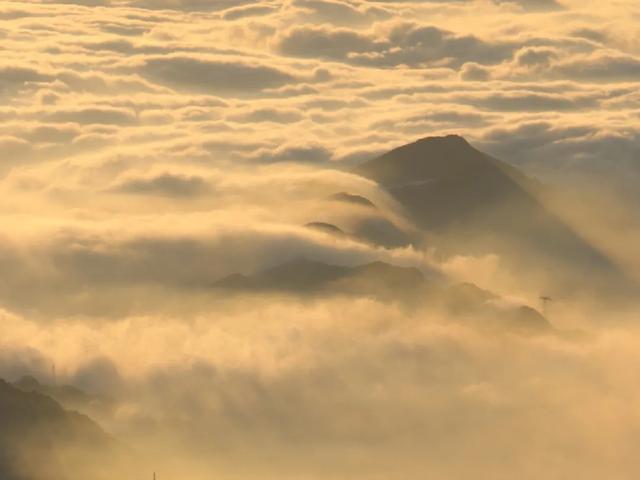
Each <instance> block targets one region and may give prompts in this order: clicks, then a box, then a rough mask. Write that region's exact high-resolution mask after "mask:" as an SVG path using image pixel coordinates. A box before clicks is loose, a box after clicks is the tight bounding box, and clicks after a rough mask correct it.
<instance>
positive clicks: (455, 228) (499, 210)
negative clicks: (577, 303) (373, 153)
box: [357, 136, 615, 280]
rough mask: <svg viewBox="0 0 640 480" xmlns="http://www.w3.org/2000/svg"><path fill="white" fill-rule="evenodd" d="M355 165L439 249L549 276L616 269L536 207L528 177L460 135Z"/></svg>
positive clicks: (430, 140)
mask: <svg viewBox="0 0 640 480" xmlns="http://www.w3.org/2000/svg"><path fill="white" fill-rule="evenodd" d="M357 172H358V173H359V174H361V175H363V176H365V177H367V178H370V179H372V180H375V181H376V182H378V183H379V184H380V185H381V186H383V187H384V188H385V189H386V190H387V191H388V192H389V193H390V194H391V195H392V196H393V197H395V198H396V199H397V200H398V201H399V202H400V203H401V204H402V206H403V207H404V208H405V210H406V212H407V214H408V215H409V217H410V219H411V220H412V221H413V222H414V223H415V224H416V225H418V226H419V227H421V228H422V229H424V230H425V231H426V232H427V233H429V234H430V235H431V238H432V241H433V242H435V243H436V246H438V247H439V250H440V251H442V252H445V253H473V254H482V253H498V254H500V255H501V256H503V257H504V258H505V259H507V260H508V261H509V262H510V263H511V264H512V265H514V264H515V265H518V266H520V267H526V268H529V269H530V270H529V272H530V273H532V274H533V270H536V271H537V273H543V274H545V275H547V276H549V275H553V276H554V279H555V280H560V279H561V278H562V277H563V276H564V275H567V276H575V275H576V274H577V275H585V274H588V273H596V272H597V273H599V274H603V273H607V274H614V272H615V268H614V267H613V266H612V264H611V263H610V262H609V260H608V259H607V258H606V257H605V256H604V255H602V254H601V253H600V252H599V251H598V250H596V249H595V248H593V247H592V246H590V245H589V244H588V243H587V242H586V241H584V240H583V239H582V238H581V237H580V236H579V235H578V234H577V233H576V232H574V231H573V230H572V229H571V228H569V227H568V226H567V225H566V224H565V223H564V222H562V221H561V220H560V219H559V218H558V217H557V216H556V215H554V214H553V213H551V212H550V211H548V210H547V209H546V208H545V207H544V206H543V204H542V203H541V201H540V200H539V199H538V197H537V195H536V190H537V186H536V185H535V183H534V182H533V181H532V180H530V179H529V178H527V177H526V176H525V175H524V174H522V173H521V172H519V171H518V170H517V169H515V168H513V167H511V166H509V165H507V164H505V163H503V162H501V161H499V160H497V159H495V158H492V157H490V156H489V155H486V154H484V153H482V152H480V151H478V150H476V149H475V148H473V147H472V146H471V145H469V143H467V141H466V140H465V139H463V138H462V137H458V136H447V137H432V138H425V139H422V140H419V141H417V142H415V143H411V144H409V145H405V146H402V147H399V148H396V149H394V150H391V151H390V152H388V153H386V154H384V155H382V156H380V157H378V158H376V159H373V160H371V161H369V162H367V163H365V164H363V165H361V166H360V167H358V169H357Z"/></svg>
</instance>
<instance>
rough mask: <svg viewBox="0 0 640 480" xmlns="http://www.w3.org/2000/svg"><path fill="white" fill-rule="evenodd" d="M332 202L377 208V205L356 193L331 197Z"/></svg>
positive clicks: (337, 194) (345, 193)
mask: <svg viewBox="0 0 640 480" xmlns="http://www.w3.org/2000/svg"><path fill="white" fill-rule="evenodd" d="M330 198H331V200H335V201H338V202H343V203H351V204H353V205H360V206H362V207H369V208H376V206H375V204H374V203H373V202H372V201H371V200H369V199H368V198H366V197H363V196H362V195H357V194H355V193H348V192H339V193H335V194H333V195H331V197H330Z"/></svg>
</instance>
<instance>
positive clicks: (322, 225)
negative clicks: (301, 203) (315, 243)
mask: <svg viewBox="0 0 640 480" xmlns="http://www.w3.org/2000/svg"><path fill="white" fill-rule="evenodd" d="M305 227H307V228H310V229H311V230H317V231H319V232H324V233H328V234H330V235H335V236H338V237H344V236H346V233H345V231H344V230H342V229H341V228H340V227H336V226H335V225H334V224H332V223H326V222H310V223H307V224H305Z"/></svg>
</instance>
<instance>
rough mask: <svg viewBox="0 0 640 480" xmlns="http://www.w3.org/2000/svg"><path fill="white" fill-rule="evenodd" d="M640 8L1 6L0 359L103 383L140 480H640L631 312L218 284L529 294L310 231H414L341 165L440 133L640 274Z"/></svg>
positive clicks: (98, 2) (633, 4)
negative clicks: (516, 318)
mask: <svg viewBox="0 0 640 480" xmlns="http://www.w3.org/2000/svg"><path fill="white" fill-rule="evenodd" d="M638 25H640V5H639V4H638V2H637V1H635V0H611V1H606V2H603V1H595V0H583V1H578V0H513V1H508V0H448V1H447V0H440V1H438V0H423V1H399V0H398V1H365V0H259V1H245V0H75V1H74V0H68V1H54V0H51V1H24V2H14V1H4V2H1V3H0V51H1V55H0V195H1V196H2V202H0V221H1V222H2V225H3V227H4V228H3V231H2V233H0V270H1V271H2V272H3V275H2V279H0V377H2V378H6V379H8V380H15V379H17V378H19V377H20V376H21V375H24V374H33V375H35V376H37V377H38V378H40V379H41V380H43V381H44V382H52V381H53V380H54V379H53V378H52V377H53V375H52V373H51V366H52V364H55V365H56V368H57V371H56V375H57V381H58V382H60V383H70V384H73V385H75V386H78V387H81V388H83V389H84V390H85V391H87V392H89V394H92V395H103V396H106V397H108V398H110V399H111V400H112V401H113V404H110V405H111V407H110V408H108V409H102V408H98V407H96V406H95V405H90V407H89V408H88V409H87V413H89V414H90V415H91V416H92V417H93V418H95V419H97V420H98V421H99V423H100V424H101V425H102V426H103V427H104V428H105V429H106V430H108V431H109V432H110V433H112V434H114V435H115V436H116V437H117V438H118V439H119V440H121V441H122V442H123V443H125V444H127V445H128V446H131V447H132V448H133V449H134V450H136V455H138V456H139V457H141V460H140V462H141V463H135V462H134V463H135V465H136V466H135V467H132V466H131V465H129V464H128V465H126V467H125V469H126V470H128V473H129V474H131V476H132V478H147V476H148V472H151V471H153V470H154V469H155V470H157V471H159V472H160V473H161V476H160V477H159V480H163V479H164V478H185V479H186V478H190V479H193V480H200V479H202V480H205V479H209V478H223V479H224V478H228V479H238V480H240V479H243V480H245V479H254V478H255V479H258V478H260V479H270V478H273V479H276V478H277V479H281V478H292V479H294V478H295V479H319V478H335V479H351V480H354V479H363V480H365V479H366V480H373V479H380V480H388V479H392V480H393V479H396V478H397V479H413V478H416V479H419V478H427V477H428V478H434V479H443V480H455V479H461V480H462V479H465V480H466V479H470V478H478V479H487V480H499V479H505V480H506V479H513V478H521V479H531V480H537V479H539V478H550V479H559V480H560V479H566V478H581V479H594V480H595V479H602V478H612V479H632V478H637V473H638V469H639V468H640V465H639V464H638V460H637V458H638V455H637V449H636V448H635V445H637V443H638V442H637V440H638V438H637V437H638V431H640V430H639V429H640V418H639V417H638V414H637V412H636V411H635V410H634V405H637V404H638V401H639V400H640V391H638V387H637V385H638V378H637V377H638V375H637V374H636V373H635V372H634V371H633V369H632V368H630V366H633V365H635V364H637V360H638V358H637V357H638V354H637V345H638V341H639V340H638V339H639V333H638V332H637V328H635V327H632V326H630V325H632V324H631V322H632V321H633V320H635V318H636V317H637V315H636V314H635V312H637V309H635V308H633V307H629V306H628V305H625V308H626V309H625V311H624V313H621V312H619V311H618V310H617V309H614V308H612V307H613V306H614V305H610V304H605V307H607V308H606V309H602V306H603V305H602V304H600V305H599V309H597V310H596V309H595V307H594V305H592V304H589V303H584V304H575V303H570V302H569V301H567V302H563V301H562V300H561V299H560V301H558V302H557V303H556V304H554V305H553V306H552V310H551V317H550V318H551V320H552V323H553V324H554V326H555V327H557V331H555V332H554V334H549V335H541V336H531V337H528V336H523V335H517V334H514V333H513V332H495V331H489V332H487V331H483V330H482V329H478V328H477V325H476V324H475V323H474V322H473V320H472V319H469V318H462V319H461V318H458V317H456V316H455V315H452V313H451V311H450V309H449V310H448V309H447V308H445V307H443V305H442V304H441V299H440V298H439V297H438V296H437V295H434V297H433V298H429V299H427V300H426V301H424V302H423V303H420V304H418V305H416V304H408V305H407V304H403V303H402V302H393V301H384V300H383V299H380V298H375V297H374V298H371V297H365V296H362V297H358V298H352V297H347V296H340V295H336V296H333V297H331V296H328V297H323V298H299V297H295V296H294V297H288V296H286V295H271V294H264V295H247V296H244V297H242V296H241V297H233V296H232V297H227V296H226V295H224V294H220V293H215V294H214V293H212V289H211V287H212V286H213V285H214V284H215V282H217V281H218V280H219V279H221V278H222V277H225V276H227V275H229V274H233V273H236V272H241V273H245V274H247V273H252V272H255V271H257V270H261V269H265V268H268V267H270V266H273V265H277V264H279V263H281V262H283V261H285V260H288V259H291V258H295V257H298V256H302V257H310V258H313V259H316V260H319V261H323V262H327V263H332V264H333V263H336V264H341V265H358V264H363V263H366V262H373V261H376V260H381V261H385V262H389V263H393V264H395V265H400V266H406V267H409V266H411V267H417V268H419V269H420V271H421V272H422V273H423V274H424V275H425V276H426V277H427V278H429V279H440V280H441V279H445V278H446V279H447V281H448V282H454V283H455V282H473V283H475V284H477V285H479V286H481V287H485V288H489V289H491V290H493V291H495V292H498V293H499V294H500V295H501V296H502V298H501V299H497V300H491V301H490V302H489V303H490V304H491V308H495V309H497V310H496V311H502V310H501V309H503V310H504V309H507V308H509V307H512V306H513V305H521V304H528V305H533V306H535V305H537V304H538V303H537V302H538V300H539V299H538V295H539V294H540V291H539V289H538V285H536V286H535V288H534V287H533V286H532V284H531V283H530V282H529V279H528V278H527V277H526V275H524V274H523V273H524V272H523V271H513V270H509V269H508V268H505V265H504V264H503V263H502V259H501V258H500V257H499V256H498V255H492V254H488V255H477V256H470V255H469V256H465V255H458V256H454V257H451V258H443V257H442V256H440V255H438V252H435V251H434V250H433V249H432V248H428V245H427V247H425V248H420V246H406V247H397V248H382V247H379V246H374V245H372V244H370V243H365V242H359V241H356V240H354V239H353V238H346V237H338V238H336V237H335V236H331V235H327V233H326V232H322V231H317V230H313V229H310V228H305V227H304V225H305V224H307V223H309V222H314V221H318V220H322V221H327V222H329V221H333V220H335V223H336V224H340V225H347V226H349V227H351V228H352V229H355V228H356V226H358V225H361V224H362V223H363V222H364V221H369V222H374V224H375V222H378V223H377V224H376V225H379V224H380V221H381V218H383V217H382V216H383V215H384V218H386V219H391V220H392V221H393V224H394V225H397V226H401V227H403V228H404V229H405V230H406V231H409V232H413V231H412V229H413V228H414V226H413V225H411V224H410V222H409V221H408V219H407V218H406V217H405V216H404V215H403V211H402V208H401V207H400V206H399V204H398V203H397V202H396V200H394V199H393V198H392V197H391V195H389V194H388V193H386V192H385V191H384V190H383V189H382V188H380V187H379V186H378V185H377V184H376V183H375V182H373V181H371V180H367V179H365V178H364V177H360V176H358V175H356V174H354V173H353V167H354V166H355V165H357V164H358V163H359V162H362V161H363V160H367V159H370V158H372V157H374V156H376V155H377V154H379V153H383V152H385V151H388V150H389V149H391V148H394V147H396V146H399V145H402V144H405V143H408V142H410V141H412V140H414V139H417V138H420V137H424V136H428V135H429V136H432V135H433V136H436V135H445V134H460V135H463V136H464V137H465V138H467V139H468V140H469V141H470V142H471V143H472V144H473V145H474V146H476V147H478V148H479V149H481V150H483V151H486V152H488V153H490V154H493V155H495V156H496V157H498V158H501V159H503V160H505V161H507V162H509V163H511V164H512V165H515V166H517V167H519V168H521V169H523V170H524V171H525V172H527V173H530V174H532V175H535V176H537V177H538V178H540V179H541V180H542V181H544V182H545V183H546V185H548V186H550V188H549V189H548V190H544V195H547V196H545V197H544V198H545V199H546V200H549V202H552V201H553V202H554V203H555V209H556V211H557V212H559V214H560V215H561V216H562V217H563V218H566V220H567V221H568V222H569V224H570V225H571V226H572V227H574V228H575V229H576V230H577V231H578V232H580V234H581V235H583V236H584V237H585V238H586V239H588V240H589V242H590V244H593V245H595V246H597V247H598V248H600V249H602V250H603V251H605V252H606V253H607V254H609V255H610V256H611V257H612V258H613V259H614V260H615V262H616V263H617V264H619V265H621V266H623V267H624V270H625V273H628V274H631V275H636V276H638V275H640V258H639V257H638V254H637V247H636V245H637V240H638V239H640V222H639V221H638V216H637V213H636V212H637V210H636V209H637V207H638V206H640V189H638V185H639V183H638V182H639V181H640V94H639V93H638V91H639V88H638V87H639V86H640V27H638ZM336 192H353V193H357V194H360V195H363V196H364V197H366V198H368V199H370V200H372V201H373V203H374V204H375V205H376V206H377V210H376V212H375V213H372V212H371V210H367V209H366V208H365V209H363V208H362V206H357V205H347V204H345V203H339V202H336V201H335V199H334V200H331V198H332V197H331V196H332V195H334V194H335V193H336ZM378 216H379V217H380V218H378ZM338 220H339V221H338ZM385 225H386V224H385ZM413 233H415V232H413ZM525 253H526V252H525ZM559 273H562V272H559V271H556V272H553V275H555V274H559ZM638 278H640V276H638ZM570 293H575V292H570ZM568 295H569V294H568ZM568 295H567V296H568ZM577 298H580V297H577ZM431 300H433V303H429V302H430V301H431ZM573 300H575V298H574V299H573ZM439 302H440V303H439ZM615 306H616V307H617V306H618V305H615ZM492 312H493V310H492ZM2 453H3V452H1V451H0V467H1V466H2V465H1V464H2ZM91 467H92V468H93V465H91ZM43 468H44V465H43ZM115 468H116V467H115V465H114V469H115ZM98 470H100V472H98V473H99V474H96V478H105V479H108V478H111V477H110V476H109V475H110V473H111V472H105V471H104V468H102V466H99V467H98ZM114 472H115V470H114ZM114 475H115V474H114ZM118 475H122V476H118V478H126V477H125V476H124V475H125V474H124V473H122V474H120V473H119V474H118ZM44 478H46V474H45V477H44ZM71 479H72V480H75V479H73V476H71ZM47 480H49V479H47ZM65 480H66V479H65Z"/></svg>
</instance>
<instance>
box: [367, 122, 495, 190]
mask: <svg viewBox="0 0 640 480" xmlns="http://www.w3.org/2000/svg"><path fill="white" fill-rule="evenodd" d="M501 167H502V164H501V162H498V161H497V160H495V159H493V158H491V157H489V156H488V155H486V154H484V153H482V152H480V151H479V150H476V149H475V148H474V147H472V146H471V145H470V144H469V142H467V141H466V140H465V139H464V138H463V137H460V136H458V135H448V136H445V137H427V138H423V139H420V140H418V141H416V142H413V143H409V144H407V145H403V146H401V147H397V148H394V149H393V150H391V151H389V152H387V153H385V154H384V155H381V156H380V157H378V158H375V159H373V160H371V161H369V162H367V163H365V164H363V165H361V166H360V167H359V168H358V169H357V172H358V173H360V174H361V175H363V176H365V177H367V178H371V179H372V180H375V181H376V182H378V183H380V184H381V185H383V186H385V187H387V188H389V189H396V188H403V187H406V186H410V187H416V186H423V185H425V184H426V183H428V182H435V181H442V180H443V179H448V178H457V177H460V176H465V177H469V176H471V177H503V176H505V173H504V172H503V171H502V168H501Z"/></svg>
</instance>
